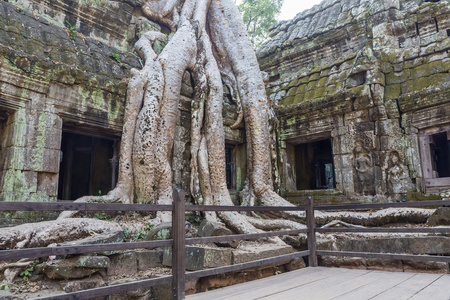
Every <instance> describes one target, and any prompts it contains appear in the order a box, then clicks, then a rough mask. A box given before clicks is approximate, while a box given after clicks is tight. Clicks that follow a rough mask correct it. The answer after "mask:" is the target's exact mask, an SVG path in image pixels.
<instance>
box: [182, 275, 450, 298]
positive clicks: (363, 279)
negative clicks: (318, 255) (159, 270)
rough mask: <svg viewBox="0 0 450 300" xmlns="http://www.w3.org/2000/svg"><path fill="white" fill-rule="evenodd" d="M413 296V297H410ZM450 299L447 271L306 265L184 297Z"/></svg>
mask: <svg viewBox="0 0 450 300" xmlns="http://www.w3.org/2000/svg"><path fill="white" fill-rule="evenodd" d="M411 297H413V298H411ZM301 298H303V299H308V300H315V299H317V300H322V299H324V300H325V299H335V300H367V299H383V300H387V299H395V300H401V299H409V298H411V299H415V300H419V299H425V300H450V275H441V274H415V273H402V272H382V271H370V270H355V269H345V268H323V267H316V268H305V269H301V270H296V271H292V272H288V273H284V274H280V275H275V276H272V277H268V278H264V279H260V280H255V281H251V282H247V283H242V284H238V285H234V286H229V287H225V288H221V289H217V290H213V291H210V292H205V293H199V294H195V295H190V296H187V297H186V299H187V300H210V299H214V300H279V299H281V300H297V299H301Z"/></svg>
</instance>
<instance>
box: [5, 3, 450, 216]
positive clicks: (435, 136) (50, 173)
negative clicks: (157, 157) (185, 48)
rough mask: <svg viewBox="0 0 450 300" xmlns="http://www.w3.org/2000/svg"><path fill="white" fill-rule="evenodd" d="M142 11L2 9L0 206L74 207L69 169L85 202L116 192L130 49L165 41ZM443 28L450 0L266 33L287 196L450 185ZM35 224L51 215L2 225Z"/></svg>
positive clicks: (363, 7)
mask: <svg viewBox="0 0 450 300" xmlns="http://www.w3.org/2000/svg"><path fill="white" fill-rule="evenodd" d="M141 4H142V3H141V2H140V1H131V0H130V1H103V0H101V1H81V0H80V1H71V0H55V1H37V0H10V1H8V2H5V1H0V143H1V144H0V201H55V200H56V199H57V198H59V199H65V200H67V199H70V200H74V198H76V195H77V194H76V193H75V192H74V190H75V189H78V188H79V186H74V185H71V184H74V183H73V182H75V181H76V178H80V177H81V176H80V175H79V174H77V173H70V172H68V171H67V170H68V169H78V170H81V171H80V172H82V173H86V174H88V175H89V176H91V177H92V178H94V179H86V182H84V183H82V184H81V183H80V186H81V185H83V184H84V188H85V189H86V193H88V194H91V195H98V194H99V193H102V194H104V193H106V192H107V191H108V190H109V189H110V188H112V187H113V186H114V184H115V182H114V176H115V175H114V172H115V166H116V165H115V162H116V161H115V159H116V158H117V149H118V143H120V136H121V131H122V118H123V110H124V101H125V97H126V88H127V80H128V78H129V76H130V69H131V68H132V67H137V68H139V67H140V61H139V59H138V58H137V57H136V56H135V55H134V54H133V53H132V52H131V51H132V49H131V47H132V45H133V44H134V43H135V42H136V40H137V38H138V36H139V33H140V32H143V31H146V30H148V29H150V28H153V29H155V30H160V31H162V32H167V29H165V28H161V27H160V26H158V25H156V24H154V23H152V22H149V21H148V20H147V19H145V18H144V17H143V16H142V13H141V10H140V5H141ZM449 20H450V5H449V3H448V2H446V1H438V2H424V1H422V0H414V1H403V0H402V1H399V0H390V1H381V0H371V1H362V0H346V1H324V2H322V3H321V4H320V5H318V6H315V7H314V8H312V9H310V10H307V11H305V12H302V13H300V14H298V15H297V16H296V17H295V18H294V19H293V20H290V21H285V22H281V23H280V24H278V25H276V26H274V27H273V28H272V31H271V36H272V39H271V40H270V41H269V42H267V43H266V44H265V45H264V46H263V47H262V48H261V49H260V50H259V51H258V55H259V61H260V65H261V69H262V70H263V71H265V72H267V73H268V74H269V83H268V84H267V92H268V95H269V97H270V98H271V99H273V101H274V103H275V104H276V107H277V114H278V119H279V122H280V124H279V126H278V141H277V142H278V144H277V149H278V171H279V172H278V173H279V177H280V181H279V182H280V186H279V187H280V193H281V194H282V195H283V196H285V197H287V199H289V200H291V201H292V202H298V200H299V199H301V198H302V197H303V196H304V195H307V194H313V195H315V196H316V197H315V199H316V202H317V203H321V202H322V203H325V202H326V203H330V202H331V203H337V202H346V201H349V199H350V201H353V202H372V201H401V200H405V199H406V197H409V199H422V197H424V196H423V195H422V193H434V194H436V193H438V192H441V191H445V190H448V189H449V188H450V166H449V164H450V154H449V153H450V152H449V145H448V138H447V132H448V131H449V129H450V117H449V114H450V106H449V103H448V102H449V101H450V97H449V94H450V90H449V82H450V80H449V79H450V75H449V69H450V60H449V58H448V50H449V49H450V42H449V41H450V39H449V35H450V21H449ZM191 82H192V80H191V78H190V76H189V74H188V73H186V74H185V78H184V80H183V85H182V86H183V88H182V99H181V102H180V103H181V104H180V111H179V116H178V121H177V129H176V133H175V135H176V138H175V143H174V148H173V155H172V171H173V181H174V182H173V185H174V187H178V188H183V189H185V190H186V191H188V190H189V183H190V178H189V177H190V162H189V159H190V120H191V101H192V93H193V89H192V85H191ZM225 91H226V93H227V92H229V91H227V89H226V88H225ZM226 96H227V95H225V105H224V113H223V116H224V123H225V132H226V144H227V152H226V153H227V175H228V178H227V184H228V187H229V189H231V190H232V192H231V195H232V196H233V197H234V198H235V199H234V200H236V203H239V193H238V191H239V190H242V189H243V181H244V179H245V174H246V161H245V160H246V159H245V157H246V155H245V151H246V150H245V147H246V146H245V138H244V136H245V135H244V126H243V125H241V127H239V128H238V129H230V127H229V126H230V125H232V124H233V123H234V121H235V120H236V118H237V105H236V103H234V102H233V101H232V100H230V99H231V97H226ZM70 141H72V143H71V142H70ZM74 144H75V145H76V144H78V148H77V147H75V146H74ZM70 149H72V150H70ZM99 149H100V150H101V151H102V153H107V154H105V155H103V157H102V158H101V159H100V157H101V156H102V155H98V154H96V153H97V152H96V151H100V150H99ZM108 149H109V150H108ZM89 155H90V156H89ZM83 159H84V160H85V161H87V162H90V163H91V164H90V165H89V164H88V166H92V167H86V169H82V168H81V164H82V163H81V161H82V160H83ZM74 164H75V166H76V168H74V167H73V166H74ZM275 169H276V168H275ZM99 170H100V171H99ZM228 173H229V174H228ZM96 174H102V175H105V174H106V175H107V176H106V177H101V176H99V175H96ZM274 174H275V173H274ZM86 177H87V175H86ZM276 182H278V181H276ZM437 198H440V196H439V195H437ZM27 218H31V219H32V220H34V221H36V220H38V219H40V218H47V217H45V216H44V215H42V214H39V216H38V215H36V216H34V215H33V214H29V213H28V214H25V213H17V214H14V215H7V216H2V217H0V219H1V220H0V221H1V223H2V224H5V223H9V222H14V220H15V219H22V220H26V219H27Z"/></svg>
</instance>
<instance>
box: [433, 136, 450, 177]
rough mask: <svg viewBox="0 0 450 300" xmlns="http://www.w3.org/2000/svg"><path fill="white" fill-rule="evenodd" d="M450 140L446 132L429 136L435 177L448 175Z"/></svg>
mask: <svg viewBox="0 0 450 300" xmlns="http://www.w3.org/2000/svg"><path fill="white" fill-rule="evenodd" d="M449 144H450V142H449V140H448V137H447V132H441V133H437V134H433V135H432V136H431V143H430V147H431V155H432V164H433V170H435V178H441V177H450V145H449Z"/></svg>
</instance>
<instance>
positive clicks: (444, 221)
mask: <svg viewBox="0 0 450 300" xmlns="http://www.w3.org/2000/svg"><path fill="white" fill-rule="evenodd" d="M427 225H428V226H442V225H450V207H439V208H438V209H436V211H435V212H434V213H433V214H432V215H431V217H430V218H428V220H427Z"/></svg>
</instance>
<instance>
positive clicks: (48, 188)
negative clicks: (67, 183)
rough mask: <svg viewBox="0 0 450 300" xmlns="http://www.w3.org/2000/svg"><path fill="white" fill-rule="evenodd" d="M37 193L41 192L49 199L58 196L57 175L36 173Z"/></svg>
mask: <svg viewBox="0 0 450 300" xmlns="http://www.w3.org/2000/svg"><path fill="white" fill-rule="evenodd" d="M37 191H38V192H43V193H45V194H46V195H48V196H49V197H56V196H57V195H58V174H54V173H42V172H38V173H37Z"/></svg>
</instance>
